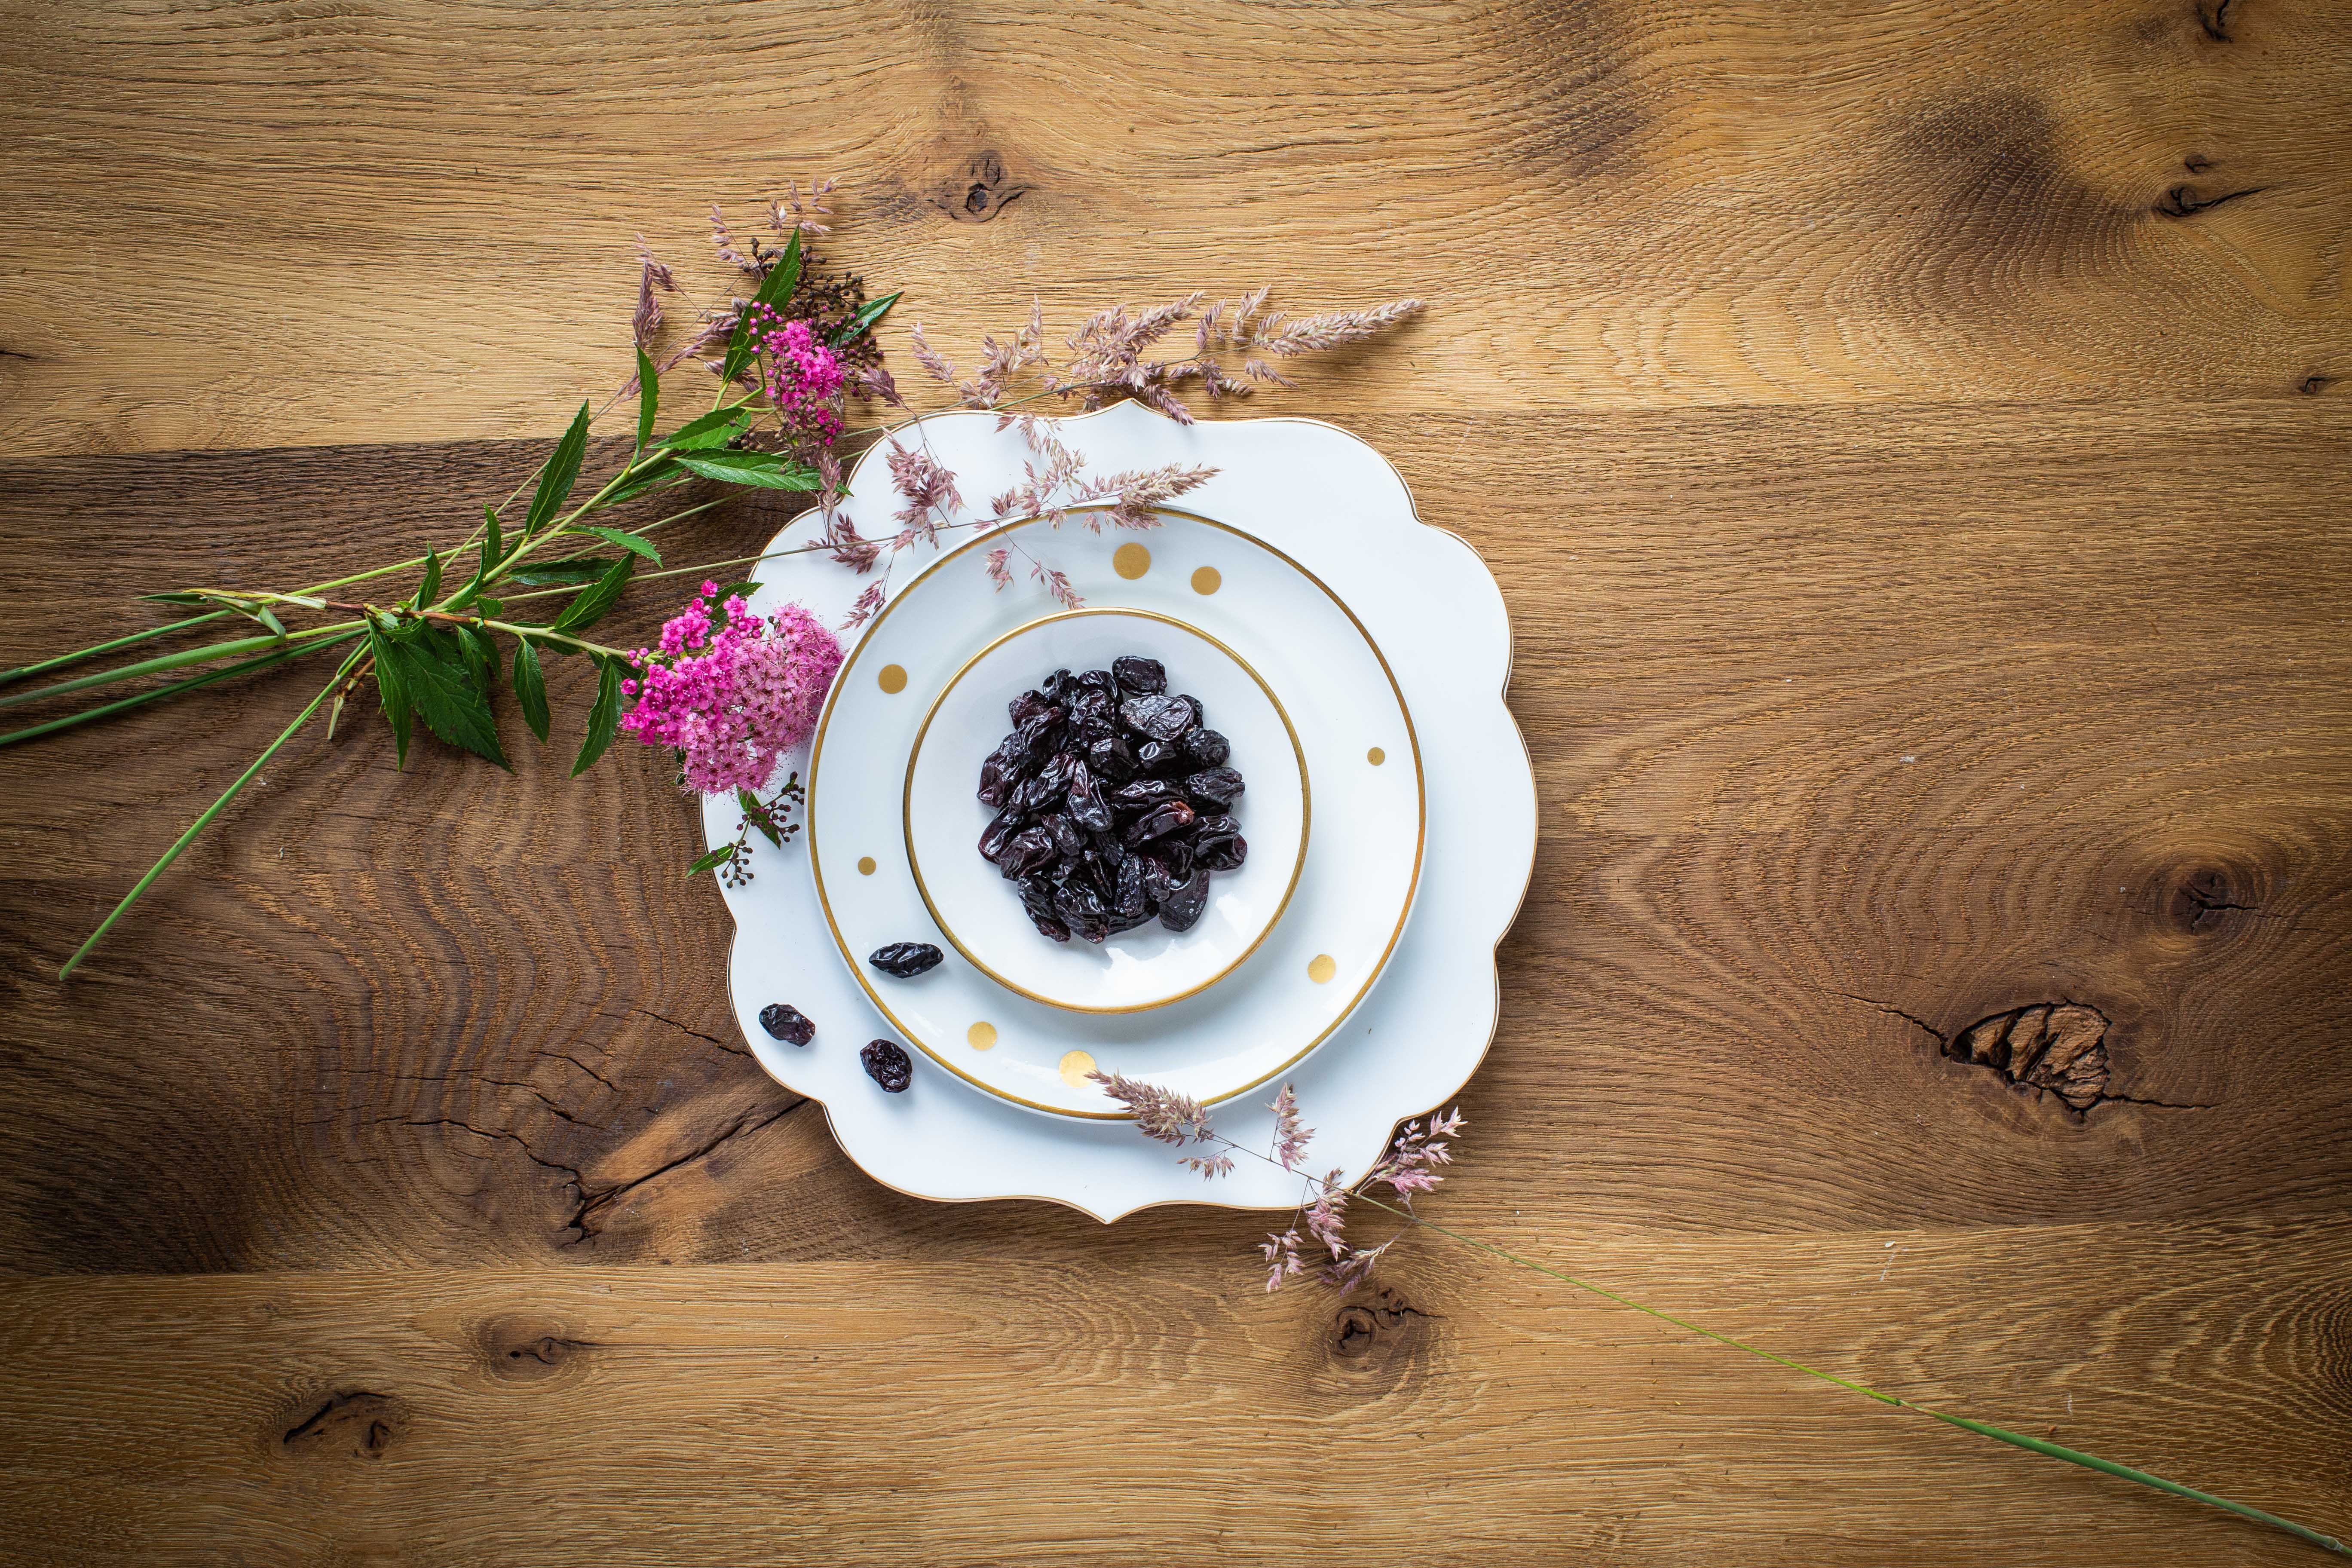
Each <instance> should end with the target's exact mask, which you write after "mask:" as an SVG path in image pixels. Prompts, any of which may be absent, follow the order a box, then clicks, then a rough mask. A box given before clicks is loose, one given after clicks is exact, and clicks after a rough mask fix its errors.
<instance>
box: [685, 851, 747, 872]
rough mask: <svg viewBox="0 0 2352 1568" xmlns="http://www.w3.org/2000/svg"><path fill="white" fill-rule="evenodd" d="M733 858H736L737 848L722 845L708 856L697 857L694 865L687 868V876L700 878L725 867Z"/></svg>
mask: <svg viewBox="0 0 2352 1568" xmlns="http://www.w3.org/2000/svg"><path fill="white" fill-rule="evenodd" d="M733 858H735V846H733V845H732V844H721V845H720V846H719V847H718V848H716V849H713V850H712V851H711V852H710V853H709V854H708V855H701V856H697V857H696V858H695V862H694V864H693V865H691V866H688V868H686V874H687V875H688V876H689V877H699V876H701V875H702V874H703V873H704V872H705V871H708V870H710V869H712V868H716V867H719V866H724V865H725V864H727V862H728V861H730V860H732V859H733Z"/></svg>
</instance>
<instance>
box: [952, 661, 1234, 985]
mask: <svg viewBox="0 0 2352 1568" xmlns="http://www.w3.org/2000/svg"><path fill="white" fill-rule="evenodd" d="M1010 710H1011V712H1012V715H1013V732H1012V733H1011V734H1009V735H1007V736H1005V737H1004V742H1003V744H1002V745H1000V746H998V747H997V748H996V750H995V751H993V752H991V753H989V757H988V760H987V761H986V762H984V763H981V765H980V799H981V803H982V805H991V806H994V807H995V808H996V819H995V820H994V821H993V822H991V823H990V824H989V825H988V830H987V831H986V832H984V833H982V835H981V836H980V852H981V854H982V857H983V858H986V859H987V860H988V861H989V862H990V863H991V864H992V865H993V866H995V868H997V869H998V870H999V871H1001V872H1003V875H1004V878H1005V879H1006V880H1008V881H1010V882H1013V883H1014V884H1015V885H1016V886H1018V887H1019V888H1020V889H1021V905H1022V908H1024V910H1027V911H1028V912H1029V919H1030V921H1031V923H1033V924H1034V925H1035V926H1036V928H1037V929H1038V931H1041V932H1043V933H1044V934H1045V935H1046V936H1049V937H1051V938H1053V939H1054V940H1055V942H1067V941H1069V940H1070V938H1072V937H1073V936H1075V937H1077V938H1079V939H1080V940H1082V941H1085V942H1104V941H1107V940H1108V938H1109V937H1110V935H1111V933H1112V932H1114V931H1131V930H1133V929H1134V928H1135V927H1137V926H1139V925H1142V924H1143V923H1144V922H1146V921H1150V920H1151V919H1152V918H1153V917H1155V916H1157V917H1158V918H1159V921H1160V924H1161V925H1163V926H1165V927H1167V928H1168V929H1169V930H1170V931H1190V930H1192V926H1193V924H1194V922H1195V921H1199V920H1200V918H1201V911H1202V910H1204V909H1206V908H1208V904H1209V876H1210V873H1211V872H1213V871H1231V870H1234V868H1237V867H1239V866H1240V865H1241V863H1242V861H1243V859H1244V858H1245V857H1246V856H1247V855H1248V854H1249V845H1248V844H1247V843H1245V842H1244V840H1243V838H1242V832H1241V825H1240V824H1239V823H1238V822H1236V821H1234V817H1233V815H1232V808H1233V804H1234V800H1236V799H1237V798H1239V796H1240V795H1241V793H1242V775H1241V774H1240V773H1237V772H1235V771H1234V769H1232V768H1230V767H1228V766H1226V765H1225V762H1226V758H1227V757H1228V755H1229V754H1230V753H1231V751H1232V747H1231V746H1230V745H1229V744H1228V743H1227V742H1226V740H1225V738H1224V737H1223V735H1220V734H1218V733H1217V732H1216V731H1214V730H1212V729H1209V728H1208V727H1207V726H1206V724H1205V722H1204V719H1205V715H1203V713H1202V710H1201V703H1200V700H1199V699H1197V698H1192V697H1186V696H1183V695H1181V694H1178V695H1176V696H1171V695H1169V692H1168V672H1167V670H1166V669H1165V668H1162V667H1161V665H1160V661H1159V660H1158V659H1155V658H1118V659H1114V660H1112V661H1111V667H1110V668H1108V669H1089V670H1086V671H1084V672H1083V673H1080V674H1077V675H1073V674H1071V673H1070V672H1069V671H1068V670H1066V669H1057V670H1055V672H1054V673H1053V674H1052V675H1050V676H1048V677H1046V678H1045V681H1044V682H1043V683H1042V684H1040V685H1039V686H1038V687H1037V689H1035V690H1034V691H1024V692H1023V693H1022V694H1021V695H1020V696H1019V697H1017V698H1015V699H1014V700H1013V702H1012V704H1011V705H1010Z"/></svg>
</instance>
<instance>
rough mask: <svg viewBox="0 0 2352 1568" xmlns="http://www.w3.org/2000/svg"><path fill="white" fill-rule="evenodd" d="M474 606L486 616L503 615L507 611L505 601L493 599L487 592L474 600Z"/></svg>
mask: <svg viewBox="0 0 2352 1568" xmlns="http://www.w3.org/2000/svg"><path fill="white" fill-rule="evenodd" d="M474 607H475V608H476V609H478V610H479V611H481V612H482V614H484V615H486V616H503V615H505V614H506V613H507V605H506V601H505V600H503V599H493V598H491V597H490V596H489V595H488V594H485V595H482V596H481V597H480V598H478V599H477V600H475V601H474Z"/></svg>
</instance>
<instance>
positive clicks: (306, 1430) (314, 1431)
mask: <svg viewBox="0 0 2352 1568" xmlns="http://www.w3.org/2000/svg"><path fill="white" fill-rule="evenodd" d="M401 1415H402V1412H401V1405H400V1401H399V1400H397V1399H395V1398H394V1397H393V1396H392V1395H391V1394H378V1393H377V1392H375V1391H374V1390H373V1389H368V1388H353V1389H346V1390H343V1391H341V1392H340V1393H336V1394H330V1395H329V1396H328V1398H327V1401H326V1403H325V1404H323V1405H320V1406H319V1408H318V1409H316V1410H314V1411H312V1412H311V1413H310V1415H307V1416H305V1417H303V1418H302V1419H301V1420H299V1421H298V1422H296V1423H295V1424H294V1425H293V1426H289V1427H288V1428H287V1429H286V1435H285V1436H283V1437H281V1438H279V1439H278V1443H279V1446H280V1447H284V1448H287V1449H289V1450H292V1451H294V1452H298V1453H301V1452H308V1453H318V1454H329V1453H335V1452H340V1451H342V1450H343V1446H344V1444H345V1443H349V1445H350V1448H349V1453H350V1455H351V1457H352V1458H357V1459H375V1458H383V1453H384V1450H385V1449H387V1448H389V1447H392V1442H393V1439H394V1437H396V1436H399V1435H400V1426H401Z"/></svg>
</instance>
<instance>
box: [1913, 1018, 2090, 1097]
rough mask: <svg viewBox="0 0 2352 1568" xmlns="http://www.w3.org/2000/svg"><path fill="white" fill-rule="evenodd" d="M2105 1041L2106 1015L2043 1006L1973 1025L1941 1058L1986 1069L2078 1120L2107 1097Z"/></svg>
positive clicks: (1949, 1046)
mask: <svg viewBox="0 0 2352 1568" xmlns="http://www.w3.org/2000/svg"><path fill="white" fill-rule="evenodd" d="M2106 1037H2107V1016H2106V1015H2105V1013H2102V1012H2100V1011H2099V1010H2098V1009H2097V1008H2096V1007H2085V1006H2084V1005H2082V1004H2081V1003H2079V1002H2063V1003H2045V1004H2042V1005H2036V1006H2032V1007H2016V1008H2012V1009H2011V1010H2010V1011H2009V1012H2006V1013H1996V1014H1994V1015H1993V1016H1991V1017H1990V1018H1982V1019H1979V1020H1978V1021H1977V1022H1976V1023H1974V1024H1971V1025H1969V1026H1968V1027H1967V1028H1965V1029H1963V1030H1961V1031H1960V1033H1959V1034H1958V1035H1957V1036H1955V1037H1953V1038H1952V1039H1951V1040H1950V1041H1949V1042H1948V1043H1947V1044H1946V1045H1945V1047H1944V1054H1945V1055H1946V1056H1948V1057H1949V1058H1952V1059H1953V1060H1955V1061H1963V1062H1972V1063H1974V1064H1975V1065H1977V1066H1979V1067H1983V1068H1991V1069H1992V1070H1994V1071H1995V1072H1998V1073H1999V1074H2000V1076H2001V1079H2002V1081H2003V1082H2006V1083H2009V1084H2011V1085H2012V1086H2014V1087H2016V1088H2019V1089H2032V1090H2033V1091H2035V1092H2036V1093H2042V1092H2045V1091H2046V1092H2048V1093H2051V1094H2054V1095H2056V1096H2057V1097H2058V1098H2059V1099H2060V1100H2064V1101H2065V1102H2066V1105H2067V1108H2068V1109H2069V1110H2072V1111H2074V1113H2075V1114H2076V1115H2078V1116H2079V1115H2080V1114H2081V1113H2082V1112H2083V1111H2084V1110H2088V1109H2089V1108H2090V1107H2092V1106H2094V1105H2096V1104H2097V1103H2098V1102H2099V1101H2100V1100H2103V1099H2105V1098H2106V1089H2107V1073H2108V1062H2107V1047H2106Z"/></svg>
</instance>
